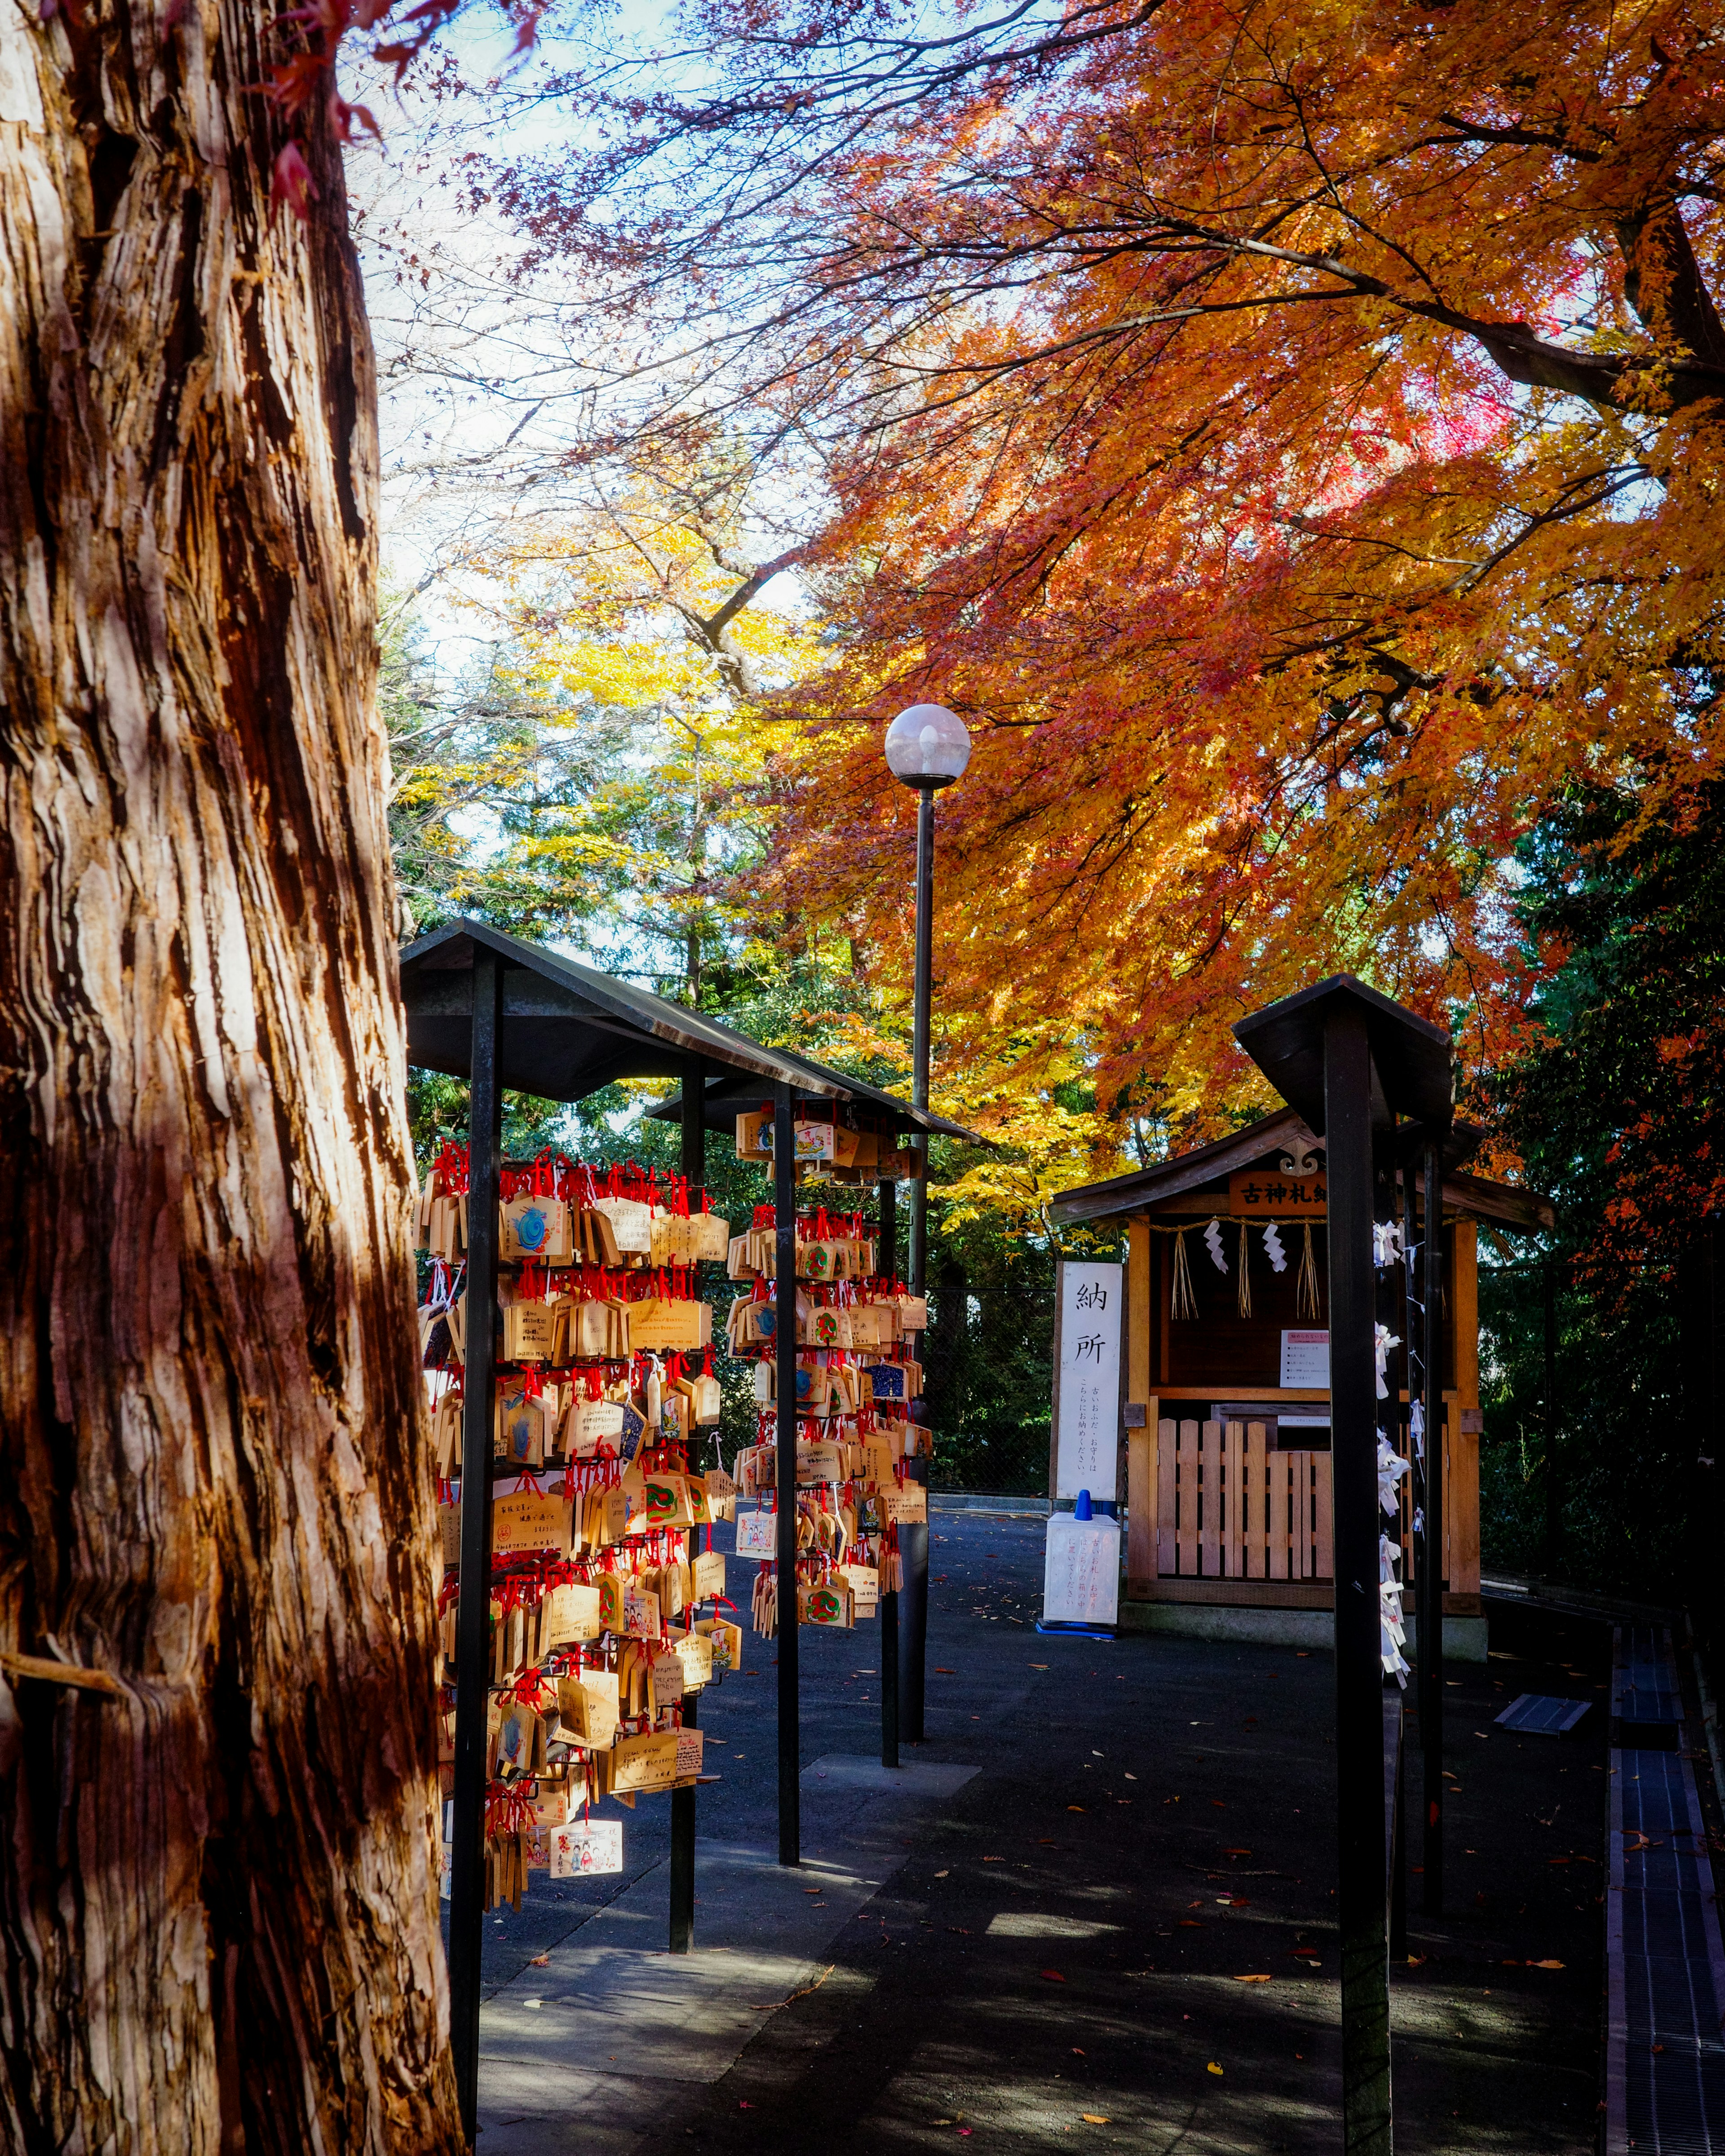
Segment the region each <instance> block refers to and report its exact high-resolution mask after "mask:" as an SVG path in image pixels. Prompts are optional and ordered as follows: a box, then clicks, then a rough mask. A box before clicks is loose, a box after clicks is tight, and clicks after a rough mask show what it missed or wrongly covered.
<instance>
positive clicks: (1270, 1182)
mask: <svg viewBox="0 0 1725 2156" xmlns="http://www.w3.org/2000/svg"><path fill="white" fill-rule="evenodd" d="M1228 1210H1229V1211H1230V1213H1232V1214H1240V1213H1264V1214H1271V1215H1272V1216H1273V1217H1274V1218H1276V1219H1282V1220H1298V1219H1302V1218H1303V1219H1310V1220H1322V1219H1323V1218H1324V1216H1325V1215H1326V1214H1327V1212H1328V1211H1329V1192H1328V1189H1327V1185H1326V1178H1325V1175H1324V1171H1323V1169H1322V1168H1321V1167H1320V1168H1317V1169H1316V1170H1315V1171H1314V1172H1313V1173H1311V1174H1309V1175H1288V1174H1285V1173H1282V1171H1281V1169H1280V1168H1278V1169H1276V1171H1275V1172H1274V1173H1269V1172H1267V1171H1266V1170H1265V1169H1262V1168H1254V1169H1253V1170H1252V1172H1251V1173H1250V1174H1249V1175H1230V1177H1229V1178H1228Z"/></svg>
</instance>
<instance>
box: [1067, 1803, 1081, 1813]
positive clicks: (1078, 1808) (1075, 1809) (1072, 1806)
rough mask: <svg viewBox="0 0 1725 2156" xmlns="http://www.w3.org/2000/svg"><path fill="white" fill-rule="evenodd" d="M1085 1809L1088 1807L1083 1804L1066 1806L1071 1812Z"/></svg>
mask: <svg viewBox="0 0 1725 2156" xmlns="http://www.w3.org/2000/svg"><path fill="white" fill-rule="evenodd" d="M1066 1809H1067V1810H1068V1811H1069V1812H1081V1811H1083V1810H1084V1809H1086V1807H1085V1806H1084V1805H1083V1804H1068V1805H1067V1807H1066Z"/></svg>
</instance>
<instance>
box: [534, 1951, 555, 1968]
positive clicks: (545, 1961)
mask: <svg viewBox="0 0 1725 2156" xmlns="http://www.w3.org/2000/svg"><path fill="white" fill-rule="evenodd" d="M550 1966H551V1956H550V1955H549V1954H535V1955H534V1957H533V1959H532V1962H531V1967H532V1968H534V1969H549V1968H550Z"/></svg>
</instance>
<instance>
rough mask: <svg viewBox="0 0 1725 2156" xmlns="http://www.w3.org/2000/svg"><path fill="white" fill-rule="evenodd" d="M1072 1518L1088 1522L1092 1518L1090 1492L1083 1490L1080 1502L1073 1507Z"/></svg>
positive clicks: (1080, 1492)
mask: <svg viewBox="0 0 1725 2156" xmlns="http://www.w3.org/2000/svg"><path fill="white" fill-rule="evenodd" d="M1072 1517H1073V1518H1074V1519H1075V1520H1087V1519H1089V1518H1090V1517H1091V1509H1090V1492H1089V1491H1088V1490H1081V1491H1079V1493H1078V1502H1077V1503H1076V1505H1075V1506H1074V1507H1072Z"/></svg>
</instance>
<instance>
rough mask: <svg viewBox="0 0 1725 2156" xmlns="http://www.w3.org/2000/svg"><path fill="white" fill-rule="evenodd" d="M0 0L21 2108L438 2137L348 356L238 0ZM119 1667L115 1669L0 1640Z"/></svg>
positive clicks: (5, 1118) (340, 273)
mask: <svg viewBox="0 0 1725 2156" xmlns="http://www.w3.org/2000/svg"><path fill="white" fill-rule="evenodd" d="M37 5H38V0H0V789H3V811H4V813H3V817H0V1672H4V1674H5V1676H8V1677H9V1678H10V1682H9V1683H8V1682H5V1681H0V2146H4V2147H5V2148H8V2150H17V2151H19V2152H21V2156H35V2152H38V2151H49V2150H54V2151H62V2150H73V2149H76V2150H80V2151H85V2152H94V2151H98V2150H103V2151H109V2150H111V2151H116V2152H119V2151H126V2152H128V2156H133V2152H136V2156H205V2152H210V2156H213V2152H216V2151H218V2150H219V2151H224V2152H225V2151H229V2150H239V2149H257V2150H270V2151H275V2150H280V2151H281V2152H284V2156H287V2152H291V2156H315V2152H323V2156H360V2152H369V2151H383V2150H392V2151H393V2150H402V2151H409V2150H411V2151H413V2156H421V2152H424V2151H433V2152H438V2151H443V2150H448V2149H453V2148H457V2147H459V2130H458V2128H456V2127H455V2125H454V2080H453V2076H452V2074H451V2072H450V2070H449V2063H448V2055H447V2041H446V2040H447V2020H448V2014H447V2001H446V1996H445V1988H444V1964H443V1953H442V1948H441V1947H440V1945H439V1938H438V1929H437V1922H438V1917H437V1909H438V1904H437V1888H436V1875H435V1866H434V1856H435V1842H434V1834H435V1825H434V1822H435V1811H434V1803H435V1755H434V1747H433V1736H432V1686H433V1681H434V1676H433V1665H432V1661H431V1638H432V1625H433V1586H432V1578H431V1572H430V1567H429V1551H430V1543H431V1535H430V1527H431V1521H430V1516H429V1502H430V1483H429V1474H428V1468H427V1463H426V1458H425V1453H424V1440H423V1437H422V1435H421V1432H420V1427H419V1421H418V1376H417V1373H416V1368H415V1357H414V1353H413V1337H414V1335H413V1290H412V1284H411V1276H410V1273H409V1270H408V1260H407V1255H406V1247H405V1236H404V1227H405V1210H404V1199H405V1196H406V1193H408V1190H409V1189H410V1187H411V1185H410V1168H409V1154H408V1144H407V1136H406V1119H405V1114H404V1102H403V1036H402V1024H401V1019H400V1014H399V1009H398V1001H397V996H396V990H395V959H394V914H393V883H392V878H391V873H390V868H389V862H388V852H387V847H386V840H385V834H384V821H383V814H382V801H383V797H384V776H385V773H384V750H383V746H382V736H381V733H380V731H379V727H378V724H377V716H376V713H375V707H374V697H373V681H374V673H375V634H374V622H373V578H374V569H375V561H376V544H377V542H376V470H375V462H376V450H375V427H374V411H373V406H374V394H373V381H372V355H371V350H370V346H369V343H368V341H367V332H366V326H365V321H364V316H363V313H362V305H361V298H360V288H359V280H358V275H357V266H356V264H355V259H354V257H353V254H352V250H351V249H350V247H349V245H348V244H347V237H346V203H345V198H344V195H343V192H342V185H341V168H340V153H339V151H338V149H337V148H336V145H335V143H334V141H333V140H332V139H331V135H330V132H329V130H328V128H327V126H326V124H325V123H324V121H323V119H322V117H321V115H320V117H319V121H318V123H317V125H316V126H315V127H314V128H313V131H312V141H311V145H310V147H309V150H308V153H307V154H308V157H309V161H310V163H311V171H312V173H313V176H314V178H315V180H316V186H317V189H318V199H317V201H316V203H315V204H314V206H313V208H312V212H311V222H310V223H309V224H307V225H305V226H301V225H300V224H298V223H295V220H294V218H292V217H291V216H290V215H288V214H286V213H283V214H281V215H280V216H278V217H277V218H275V221H273V222H272V220H271V217H270V208H269V203H268V199H267V196H268V181H269V174H270V166H271V162H272V161H273V158H274V156H275V151H276V150H277V149H278V148H279V147H280V143H281V141H282V139H283V138H282V136H281V133H280V123H279V121H277V120H276V119H275V117H274V116H273V115H272V114H271V113H270V109H269V107H268V106H267V105H266V104H265V102H264V100H263V99H261V98H260V97H259V96H258V95H256V94H255V92H254V90H252V89H251V88H250V87H249V86H250V85H255V84H256V83H258V82H259V80H261V79H263V78H264V76H265V74H267V72H268V69H269V66H270V62H271V59H272V58H274V57H275V54H273V53H272V51H271V49H270V37H271V32H270V20H271V18H272V17H273V16H274V15H275V13H276V8H275V6H274V5H272V4H268V0H135V4H133V5H131V6H130V7H128V6H127V5H126V4H124V0H78V4H77V5H76V6H75V8H73V7H68V6H64V5H63V6H62V7H61V8H60V9H59V12H55V11H54V8H53V6H52V0H47V4H44V5H43V6H42V10H41V13H42V16H44V17H46V18H47V19H45V20H44V19H41V18H39V14H38V12H37ZM20 1656H26V1657H37V1658H40V1659H41V1660H42V1661H47V1662H49V1663H52V1662H54V1661H63V1662H70V1663H76V1664H81V1665H83V1666H85V1668H86V1669H88V1670H90V1671H105V1672H107V1673H109V1676H110V1680H112V1681H116V1682H114V1683H113V1688H112V1690H111V1691H101V1690H98V1689H88V1688H85V1689H80V1688H77V1687H75V1686H70V1685H68V1684H66V1683H65V1682H64V1681H60V1680H58V1679H55V1678H54V1677H53V1676H52V1675H51V1674H50V1675H49V1676H43V1675H41V1674H39V1673H38V1674H35V1675H32V1674H31V1673H30V1671H28V1668H25V1667H23V1666H21V1665H20V1662H19V1661H18V1657H20Z"/></svg>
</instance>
